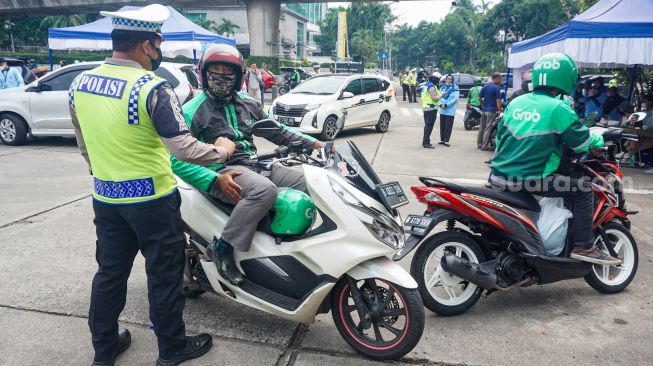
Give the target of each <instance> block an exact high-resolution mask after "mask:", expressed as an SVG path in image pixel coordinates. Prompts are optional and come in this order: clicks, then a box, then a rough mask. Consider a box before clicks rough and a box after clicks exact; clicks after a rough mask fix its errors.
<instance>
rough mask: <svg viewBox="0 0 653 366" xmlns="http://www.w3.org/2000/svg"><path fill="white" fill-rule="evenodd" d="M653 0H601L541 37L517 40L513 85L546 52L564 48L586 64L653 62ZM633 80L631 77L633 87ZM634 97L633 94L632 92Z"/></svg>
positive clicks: (512, 63) (513, 52)
mask: <svg viewBox="0 0 653 366" xmlns="http://www.w3.org/2000/svg"><path fill="white" fill-rule="evenodd" d="M651 50H653V0H601V1H599V2H598V3H596V4H595V5H594V6H592V7H591V8H589V9H587V11H585V12H584V13H582V14H579V15H578V16H576V17H575V18H574V19H572V20H570V21H569V22H567V23H566V24H564V25H561V26H560V27H558V28H556V29H554V30H552V31H550V32H548V33H546V34H543V35H541V36H539V37H535V38H531V39H527V40H524V41H521V42H516V43H513V44H512V45H511V47H510V50H509V55H508V68H514V69H515V70H514V73H515V75H514V78H513V87H515V88H520V87H521V86H520V84H521V76H522V75H523V74H524V72H525V71H527V70H529V69H530V67H531V65H532V64H533V63H535V61H536V60H537V59H538V58H539V57H540V56H542V55H545V54H547V53H550V52H564V53H566V54H568V55H569V56H571V57H572V58H573V59H574V61H575V62H576V64H577V65H579V66H584V67H607V68H617V67H633V74H632V75H633V78H634V75H635V72H634V71H635V68H636V67H637V66H638V65H653V52H652V51H651ZM633 81H634V80H631V91H632V85H633ZM629 97H630V96H629Z"/></svg>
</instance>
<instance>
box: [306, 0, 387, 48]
mask: <svg viewBox="0 0 653 366" xmlns="http://www.w3.org/2000/svg"><path fill="white" fill-rule="evenodd" d="M341 11H345V12H346V13H347V34H348V36H349V41H350V48H349V50H350V53H351V55H352V56H358V57H369V55H368V56H365V55H363V54H361V53H360V52H367V48H369V47H367V46H365V47H362V45H360V44H357V45H356V46H353V45H352V42H353V41H354V39H353V37H354V33H358V35H357V39H356V42H358V41H359V40H361V39H366V40H368V41H371V42H373V43H372V44H373V45H374V46H376V47H378V49H376V50H375V51H374V54H376V53H377V52H379V51H381V48H380V47H381V46H382V43H383V42H382V41H383V35H384V32H385V28H386V26H387V25H389V24H390V23H392V22H393V21H394V20H395V19H396V17H395V16H394V15H392V10H391V9H390V5H388V4H382V3H377V2H369V3H367V2H354V3H352V4H351V6H350V7H348V8H343V7H338V8H329V10H328V11H327V14H326V17H325V18H324V20H322V21H321V22H320V32H321V35H320V36H318V37H316V40H315V41H316V42H317V43H318V44H319V45H320V49H321V52H322V55H325V56H331V55H333V52H334V50H335V45H336V39H337V37H338V13H339V12H341ZM364 31H369V32H364ZM358 46H361V47H358Z"/></svg>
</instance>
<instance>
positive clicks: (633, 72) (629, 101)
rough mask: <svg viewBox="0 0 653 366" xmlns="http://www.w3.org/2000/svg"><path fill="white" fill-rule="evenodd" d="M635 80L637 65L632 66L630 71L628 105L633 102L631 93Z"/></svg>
mask: <svg viewBox="0 0 653 366" xmlns="http://www.w3.org/2000/svg"><path fill="white" fill-rule="evenodd" d="M636 80H637V65H635V66H633V69H632V70H631V71H630V85H629V87H628V103H632V102H633V91H634V90H635V81H636Z"/></svg>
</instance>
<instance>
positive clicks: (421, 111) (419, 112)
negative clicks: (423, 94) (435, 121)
mask: <svg viewBox="0 0 653 366" xmlns="http://www.w3.org/2000/svg"><path fill="white" fill-rule="evenodd" d="M413 111H415V114H416V115H417V116H420V117H421V116H423V115H424V111H423V110H422V109H421V108H413Z"/></svg>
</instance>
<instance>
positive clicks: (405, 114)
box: [399, 108, 410, 117]
mask: <svg viewBox="0 0 653 366" xmlns="http://www.w3.org/2000/svg"><path fill="white" fill-rule="evenodd" d="M399 110H400V111H401V114H403V115H404V116H406V117H410V112H408V109H406V108H399Z"/></svg>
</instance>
